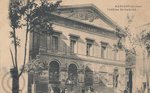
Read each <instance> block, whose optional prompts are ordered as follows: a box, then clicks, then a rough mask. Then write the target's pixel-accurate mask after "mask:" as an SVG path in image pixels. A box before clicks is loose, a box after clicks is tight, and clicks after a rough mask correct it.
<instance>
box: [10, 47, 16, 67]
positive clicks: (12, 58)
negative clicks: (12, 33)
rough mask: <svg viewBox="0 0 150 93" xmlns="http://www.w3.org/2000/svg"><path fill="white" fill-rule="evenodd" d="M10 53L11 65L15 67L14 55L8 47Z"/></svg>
mask: <svg viewBox="0 0 150 93" xmlns="http://www.w3.org/2000/svg"><path fill="white" fill-rule="evenodd" d="M10 54H11V60H12V63H13V66H14V67H15V66H16V65H15V62H14V57H13V53H12V51H11V49H10Z"/></svg>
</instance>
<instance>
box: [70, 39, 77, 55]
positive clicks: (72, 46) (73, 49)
mask: <svg viewBox="0 0 150 93" xmlns="http://www.w3.org/2000/svg"><path fill="white" fill-rule="evenodd" d="M75 46H76V40H70V49H71V53H75V49H76V48H75Z"/></svg>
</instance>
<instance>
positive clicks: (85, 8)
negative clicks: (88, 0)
mask: <svg viewBox="0 0 150 93" xmlns="http://www.w3.org/2000/svg"><path fill="white" fill-rule="evenodd" d="M55 13H56V14H58V15H59V16H62V17H64V18H69V19H73V20H77V21H80V22H83V23H87V24H90V25H94V26H97V27H101V28H105V29H108V30H111V31H114V30H115V29H116V28H120V27H119V26H118V25H117V24H116V23H115V22H113V21H112V20H111V19H110V18H109V17H108V16H106V15H105V14H104V13H103V12H102V11H100V10H99V9H98V8H97V7H96V6H94V5H93V4H89V5H70V6H61V7H59V8H58V10H57V11H56V12H55Z"/></svg>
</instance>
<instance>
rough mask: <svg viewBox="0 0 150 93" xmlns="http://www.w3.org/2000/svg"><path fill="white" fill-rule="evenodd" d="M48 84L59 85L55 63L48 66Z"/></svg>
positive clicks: (57, 65)
mask: <svg viewBox="0 0 150 93" xmlns="http://www.w3.org/2000/svg"><path fill="white" fill-rule="evenodd" d="M49 83H54V84H56V83H59V63H58V62H57V61H52V62H51V63H50V64H49Z"/></svg>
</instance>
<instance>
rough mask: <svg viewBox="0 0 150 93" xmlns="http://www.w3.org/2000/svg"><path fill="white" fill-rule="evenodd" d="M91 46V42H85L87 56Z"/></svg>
mask: <svg viewBox="0 0 150 93" xmlns="http://www.w3.org/2000/svg"><path fill="white" fill-rule="evenodd" d="M91 47H92V44H90V43H87V45H86V55H87V56H90V52H91Z"/></svg>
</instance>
